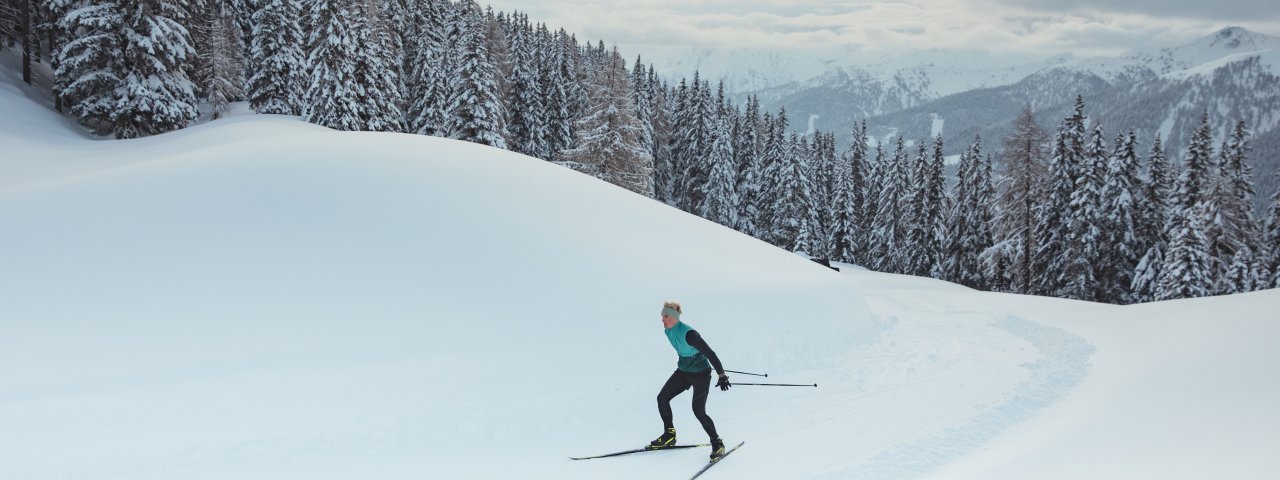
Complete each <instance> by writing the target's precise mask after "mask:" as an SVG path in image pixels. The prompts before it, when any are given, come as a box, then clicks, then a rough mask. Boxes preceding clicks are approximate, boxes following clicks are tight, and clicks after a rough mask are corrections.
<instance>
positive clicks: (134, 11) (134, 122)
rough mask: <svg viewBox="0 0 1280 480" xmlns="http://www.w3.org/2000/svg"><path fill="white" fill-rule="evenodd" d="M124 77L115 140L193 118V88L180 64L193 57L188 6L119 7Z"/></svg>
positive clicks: (163, 2)
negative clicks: (188, 23) (120, 8)
mask: <svg viewBox="0 0 1280 480" xmlns="http://www.w3.org/2000/svg"><path fill="white" fill-rule="evenodd" d="M121 12H122V13H123V17H122V22H121V26H122V27H123V33H124V35H123V44H122V46H123V55H122V59H123V63H124V69H123V73H124V76H123V77H122V78H121V82H120V84H119V86H118V88H117V89H116V95H115V102H114V103H115V104H114V105H113V109H114V110H113V112H112V117H113V118H112V123H113V128H112V130H113V132H114V133H115V135H116V137H117V138H135V137H141V136H145V135H155V134H159V133H164V132H169V131H173V130H177V129H180V128H183V127H186V126H187V124H188V123H190V122H191V121H192V120H195V118H196V115H197V113H198V112H197V111H196V98H195V92H194V89H195V85H194V84H193V83H192V82H191V79H190V78H188V77H187V74H186V72H185V71H184V70H183V68H182V66H183V62H186V61H188V60H189V59H191V58H192V57H193V56H194V55H195V51H194V50H193V49H192V47H191V39H190V36H189V34H188V33H187V29H186V28H185V27H184V26H183V25H184V23H186V22H188V21H189V16H188V15H189V11H188V10H187V2H185V1H173V0H139V1H138V2H137V3H136V5H133V6H132V8H127V9H122V10H121Z"/></svg>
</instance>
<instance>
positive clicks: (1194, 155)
mask: <svg viewBox="0 0 1280 480" xmlns="http://www.w3.org/2000/svg"><path fill="white" fill-rule="evenodd" d="M1211 135H1212V130H1211V129H1210V128H1209V114H1208V113H1205V114H1203V115H1201V117H1200V126H1198V127H1196V129H1195V132H1194V133H1192V134H1191V144H1190V145H1188V146H1187V155H1186V158H1185V159H1184V161H1183V166H1182V173H1181V174H1180V175H1179V176H1178V183H1177V186H1176V190H1175V191H1174V194H1173V213H1176V214H1181V213H1182V212H1184V211H1189V210H1191V209H1192V208H1194V207H1195V206H1196V205H1197V204H1200V203H1202V202H1206V201H1209V200H1212V199H1211V198H1210V193H1211V188H1212V186H1213V183H1212V182H1213V160H1212V158H1213V147H1212V142H1213V138H1212V136H1211Z"/></svg>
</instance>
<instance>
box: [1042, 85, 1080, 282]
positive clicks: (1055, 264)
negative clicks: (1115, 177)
mask: <svg viewBox="0 0 1280 480" xmlns="http://www.w3.org/2000/svg"><path fill="white" fill-rule="evenodd" d="M1083 144H1084V100H1083V99H1082V98H1080V97H1077V98H1076V107H1075V111H1074V112H1073V113H1072V115H1071V116H1069V117H1067V118H1065V119H1063V122H1062V125H1061V126H1060V127H1059V128H1058V134H1057V136H1056V137H1055V139H1054V142H1053V150H1052V153H1051V154H1050V160H1049V173H1048V181H1047V183H1046V185H1045V190H1046V192H1045V194H1044V195H1043V197H1044V198H1045V201H1044V202H1043V203H1041V204H1040V205H1039V206H1038V208H1037V212H1036V228H1035V239H1036V252H1035V255H1034V257H1033V262H1032V269H1033V276H1034V277H1035V278H1036V288H1035V292H1034V293H1036V294H1040V295H1060V293H1061V292H1062V291H1063V289H1064V288H1065V287H1066V278H1065V275H1064V273H1065V271H1066V265H1065V264H1066V263H1067V262H1068V261H1069V260H1070V259H1069V258H1067V256H1066V252H1067V250H1068V245H1067V242H1068V239H1069V237H1070V236H1071V230H1070V228H1069V222H1070V221H1071V216H1072V215H1071V211H1072V210H1071V198H1072V193H1073V192H1074V191H1075V189H1076V176H1077V172H1078V170H1079V169H1080V167H1079V165H1080V164H1081V163H1083V157H1084V148H1083ZM1060 296H1065V295H1060Z"/></svg>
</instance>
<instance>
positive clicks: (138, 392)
mask: <svg viewBox="0 0 1280 480" xmlns="http://www.w3.org/2000/svg"><path fill="white" fill-rule="evenodd" d="M6 65H8V64H6ZM0 73H2V74H3V75H0V112H2V113H0V145H4V147H3V148H4V150H3V152H4V155H3V156H0V228H3V234H0V271H3V272H4V275H0V330H2V331H4V332H5V334H4V335H0V376H2V377H3V378H5V382H3V383H0V404H3V406H4V408H0V425H4V428H3V430H0V431H3V434H0V478H6V479H7V478H21V479H30V480H41V479H55V478H77V479H115V478H119V479H130V480H137V479H173V478H182V479H192V480H197V479H227V478H237V479H286V478H306V479H321V480H323V479H349V478H379V479H401V478H403V479H410V478H412V479H421V478H461V479H471V478H474V479H482V478H486V479H487V478H562V479H576V478H583V479H587V478H611V479H632V478H635V479H640V478H644V479H651V478H679V477H681V476H687V475H691V474H692V473H693V472H694V471H696V470H697V469H698V468H699V467H700V466H701V465H702V464H703V463H704V461H705V458H706V453H707V451H706V449H691V450H685V451H671V452H659V453H646V454H641V455H635V456H629V457H619V458H612V459H604V460H590V461H581V462H574V461H570V460H568V457H569V456H580V455H590V454H598V453H606V452H610V451H615V450H622V449H627V448H634V447H636V446H637V445H640V444H643V443H645V442H647V441H648V440H650V439H652V438H653V437H656V436H657V435H658V434H659V433H660V430H661V424H660V422H659V420H658V418H657V412H656V411H655V410H656V408H655V405H654V396H655V395H656V393H657V390H658V388H659V387H660V386H661V385H662V382H663V381H664V380H665V379H666V377H667V375H669V373H670V371H671V370H672V369H673V368H674V363H675V357H674V355H673V352H672V351H671V349H670V345H669V344H668V343H667V341H666V339H665V338H664V337H663V336H662V332H661V330H660V327H659V325H660V323H659V315H658V311H659V309H660V307H661V304H662V301H664V300H678V301H681V302H682V303H683V304H684V307H685V315H684V320H685V321H687V322H688V323H690V324H691V325H693V326H695V327H697V328H698V329H699V331H700V332H702V334H703V336H704V337H705V338H706V339H707V341H708V342H709V343H710V344H711V345H712V346H713V347H715V348H716V351H717V353H718V354H719V356H720V357H721V358H722V359H723V360H724V361H725V363H726V366H727V367H728V368H730V369H735V370H745V371H763V372H766V373H769V378H768V379H767V380H768V381H770V382H779V383H806V384H807V383H817V384H818V385H819V387H818V388H790V387H751V386H737V387H734V388H733V389H731V390H729V391H728V392H720V391H718V390H716V391H713V392H712V394H711V398H710V401H709V405H708V410H709V413H710V414H711V415H712V417H713V418H714V419H715V421H716V422H717V426H718V428H719V430H720V432H721V434H722V435H723V436H724V438H725V440H726V441H727V442H729V443H735V444H736V442H738V441H746V445H745V446H744V447H743V448H742V449H741V450H740V451H739V452H738V453H736V454H734V455H733V456H732V457H731V458H730V459H728V460H726V461H725V462H724V463H722V464H720V465H718V466H717V467H716V468H714V469H712V470H711V471H710V472H708V473H707V474H706V475H705V476H704V477H703V478H708V479H714V478H734V479H748V480H750V479H778V478H805V479H823V478H833V479H835V478H839V479H843V478H860V479H893V478H983V479H993V478H994V479H1003V478H1008V479H1025V478H1162V479H1166V478H1167V479H1178V478H1186V479H1198V478H1270V477H1274V476H1275V474H1276V472H1278V471H1280V460H1277V459H1276V458H1275V457H1274V456H1272V455H1271V454H1272V453H1274V451H1275V450H1276V446H1277V445H1280V433H1277V432H1280V413H1277V412H1276V411H1274V408H1273V406H1274V405H1276V404H1280V385H1278V384H1277V382H1275V381H1274V380H1272V379H1273V378H1274V372H1273V371H1272V370H1274V367H1275V365H1277V364H1280V351H1277V350H1276V349H1275V348H1274V341H1272V339H1274V338H1275V337H1276V335H1277V334H1278V333H1280V326H1278V325H1280V324H1277V322H1276V321H1275V319H1274V315H1273V314H1272V313H1271V312H1274V311H1275V310H1276V307H1278V306H1280V291H1277V290H1271V291H1266V292H1259V293H1254V294H1249V295H1239V296H1230V297H1219V298H1209V299H1198V300H1187V301H1176V302H1164V303H1157V304H1150V305H1143V306H1136V307H1113V306H1103V305H1097V304H1090V303H1083V302H1075V301H1067V300H1056V299H1047V298H1038V297H1027V296H1016V295H1006V294H994V293H983V292H976V291H973V290H969V289H967V288H964V287H959V286H956V285H953V284H949V283H945V282H940V281H935V280H930V279H921V278H913V277H905V276H899V275H889V274H881V273H876V272H870V271H866V270H863V269H860V268H845V269H844V270H843V271H842V272H835V271H832V270H830V269H827V268H825V267H822V266H820V265H818V264H816V263H814V262H811V261H809V260H807V259H805V258H802V257H800V256H798V255H794V254H791V253H788V252H785V251H782V250H779V249H776V248H774V247H771V246H769V245H767V244H764V243H762V242H759V241H757V240H754V239H751V238H749V237H745V236H742V235H740V234H737V233H736V232H733V231H732V230H729V229H726V228H724V227H721V226H719V225H716V224H714V223H711V222H707V221H705V220H702V219H700V218H697V217H694V216H692V215H688V214H685V213H682V212H679V211H677V210H674V209H671V208H669V207H667V206H665V205H662V204H660V203H658V202H655V201H652V200H648V199H645V198H643V197H640V196H637V195H634V194H631V193H629V192H627V191H625V190H623V189H621V188H618V187H614V186H612V185H608V184H605V183H603V182H600V181H597V180H595V179H593V178H590V177H588V176H585V175H581V174H578V173H575V172H573V171H570V170H568V169H564V168H561V167H558V166H555V165H552V164H549V163H546V162H542V161H538V160H534V159H531V158H529V157H524V156H521V155H517V154H514V153H509V152H504V151H499V150H495V149H492V148H488V147H483V146H479V145H474V144H469V143H462V142H456V141H451V140H444V139H438V138H428V137H421V136H411V135H401V134H389V133H369V132H336V131H332V130H328V129H325V128H322V127H318V126H314V125H308V124H306V123H303V122H301V121H300V120H298V119H297V118H294V117H286V116H275V115H245V114H238V115H233V116H230V117H227V118H223V119H219V120H215V121H211V122H208V123H205V124H201V125H199V126H196V127H192V128H188V129H185V130H182V131H178V132H173V133H168V134H164V135H159V136H155V137H148V138H142V139H134V140H121V141H115V140H103V139H97V138H93V137H91V136H89V135H85V134H82V133H80V131H79V130H78V127H76V126H75V125H74V124H72V123H70V122H68V121H67V120H65V119H64V118H62V117H60V116H58V115H57V114H55V113H53V112H51V111H49V110H48V109H47V105H44V104H41V103H38V102H37V101H33V100H32V99H31V98H36V99H37V100H39V99H40V97H39V94H38V92H37V91H36V90H33V89H28V88H26V87H25V86H21V85H17V82H16V81H15V80H14V76H13V74H12V69H11V68H7V67H6V68H0ZM237 112H238V113H243V109H242V108H241V109H240V110H237ZM733 378H734V380H735V381H741V382H745V381H747V379H748V378H749V377H744V376H741V375H735V376H734V377H733ZM751 379H752V380H755V378H751ZM689 398H690V397H689V396H688V394H685V395H682V396H680V397H677V398H676V400H675V401H674V402H673V405H672V406H673V408H674V410H675V414H676V417H675V421H676V426H677V428H678V430H679V434H680V438H681V441H682V442H686V443H688V442H702V441H704V440H705V435H704V434H703V433H702V432H701V429H700V428H699V427H698V424H697V422H696V420H694V418H693V416H692V413H691V412H690V411H689V408H688V401H689Z"/></svg>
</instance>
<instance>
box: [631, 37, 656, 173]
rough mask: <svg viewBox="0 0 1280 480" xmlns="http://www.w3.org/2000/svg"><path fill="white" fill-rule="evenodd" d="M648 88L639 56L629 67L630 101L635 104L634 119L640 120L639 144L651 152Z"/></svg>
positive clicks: (651, 139)
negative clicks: (633, 64)
mask: <svg viewBox="0 0 1280 480" xmlns="http://www.w3.org/2000/svg"><path fill="white" fill-rule="evenodd" d="M651 92H652V90H650V88H649V74H648V70H646V69H645V66H644V64H643V63H641V62H640V57H638V56H637V57H636V63H635V66H633V67H632V68H631V101H632V103H634V104H635V106H636V120H639V121H640V128H641V130H640V146H641V147H644V149H646V150H649V152H650V154H651V155H652V152H653V98H652V96H651Z"/></svg>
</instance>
